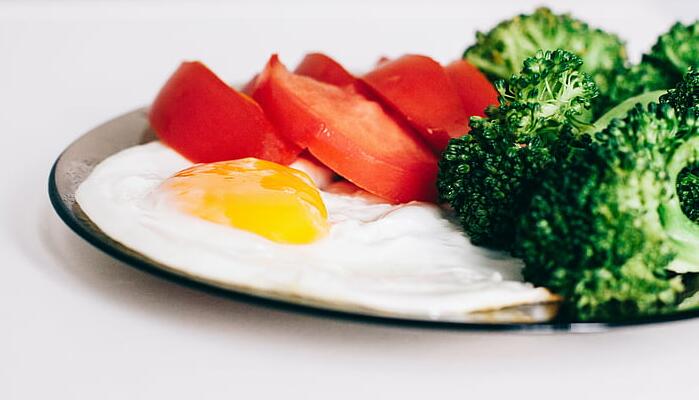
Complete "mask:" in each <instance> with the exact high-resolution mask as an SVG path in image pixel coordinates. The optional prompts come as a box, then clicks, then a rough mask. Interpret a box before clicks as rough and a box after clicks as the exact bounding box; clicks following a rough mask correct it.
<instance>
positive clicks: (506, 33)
mask: <svg viewBox="0 0 699 400" xmlns="http://www.w3.org/2000/svg"><path fill="white" fill-rule="evenodd" d="M540 49H541V50H555V49H565V50H568V51H570V52H572V53H574V54H576V55H578V56H579V57H581V58H582V60H583V62H584V63H583V68H582V70H583V71H584V72H587V73H588V74H590V75H591V76H592V78H593V79H594V81H595V83H597V85H598V87H599V89H600V91H601V92H602V93H606V91H607V89H608V88H609V85H610V82H611V81H612V79H613V78H614V74H615V73H616V71H618V70H619V69H621V68H623V67H624V65H625V64H626V49H625V45H624V43H623V42H622V41H621V40H620V39H619V38H618V37H617V36H616V35H613V34H610V33H606V32H603V31H602V30H600V29H593V28H590V27H589V26H588V25H587V24H586V23H584V22H582V21H580V20H577V19H575V18H573V17H572V16H570V15H569V14H562V15H556V14H554V13H553V12H551V10H549V9H548V8H539V9H537V10H536V11H535V12H534V13H533V14H530V15H519V16H516V17H514V18H512V19H510V20H506V21H503V22H501V23H499V24H498V25H497V26H495V27H494V28H493V29H491V30H490V31H489V32H487V33H481V32H477V33H476V43H475V44H474V45H472V46H471V47H469V48H468V49H466V51H465V52H464V55H463V57H464V59H466V60H467V61H469V62H470V63H472V64H473V65H475V66H476V67H478V68H479V69H480V70H481V71H483V72H484V73H485V74H486V75H488V77H489V78H490V79H491V80H496V79H508V78H510V76H512V75H513V74H516V73H518V72H519V69H520V67H521V65H522V62H523V61H524V60H525V59H527V58H528V57H531V56H533V55H534V54H536V52H537V51H538V50H540Z"/></svg>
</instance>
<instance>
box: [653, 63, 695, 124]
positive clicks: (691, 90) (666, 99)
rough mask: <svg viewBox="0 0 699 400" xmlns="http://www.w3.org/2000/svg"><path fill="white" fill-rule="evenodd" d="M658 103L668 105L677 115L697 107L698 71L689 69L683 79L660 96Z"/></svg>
mask: <svg viewBox="0 0 699 400" xmlns="http://www.w3.org/2000/svg"><path fill="white" fill-rule="evenodd" d="M660 102H661V103H668V104H670V105H671V106H672V107H673V108H674V109H675V110H677V111H678V112H679V113H685V112H687V109H689V108H691V107H695V106H697V105H699V71H697V70H696V69H694V68H691V67H690V68H689V72H687V74H686V75H685V76H684V79H683V80H682V81H681V82H680V83H678V84H677V86H676V87H675V88H674V89H670V90H668V91H667V93H666V94H664V95H662V96H661V97H660Z"/></svg>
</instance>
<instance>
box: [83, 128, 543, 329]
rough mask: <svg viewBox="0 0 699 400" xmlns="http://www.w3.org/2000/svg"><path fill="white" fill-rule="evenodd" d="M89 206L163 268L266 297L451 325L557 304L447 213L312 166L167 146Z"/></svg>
mask: <svg viewBox="0 0 699 400" xmlns="http://www.w3.org/2000/svg"><path fill="white" fill-rule="evenodd" d="M302 170H303V171H302ZM304 171H305V172H304ZM76 200H77V202H78V204H79V206H80V208H81V209H82V211H83V212H84V213H85V214H86V215H87V217H88V218H89V219H90V220H91V221H92V222H93V223H94V224H96V225H97V226H98V227H99V228H100V229H101V230H102V231H103V232H104V233H105V234H106V235H108V236H109V237H110V238H112V239H113V240H115V241H117V242H119V243H121V244H123V245H124V246H126V247H127V248H129V249H131V250H133V251H136V252H137V253H140V254H141V255H143V256H145V257H147V258H149V259H151V260H153V261H155V262H157V263H159V264H160V265H161V266H162V267H163V268H166V269H168V270H170V271H173V272H175V273H178V274H180V275H185V276H188V277H191V278H193V279H196V280H204V281H206V282H210V283H212V284H214V285H216V286H220V287H224V288H229V289H234V290H242V291H245V292H249V293H255V294H258V295H261V296H266V297H272V298H284V299H288V298H294V299H297V300H298V301H300V302H307V303H310V304H319V303H320V304H329V305H332V306H333V308H340V309H353V310H356V309H361V310H371V311H373V312H376V313H379V314H390V315H399V316H406V317H415V318H421V319H424V318H429V319H445V320H448V319H458V318H460V317H461V316H463V315H465V314H468V313H473V312H479V311H486V310H493V309H500V308H503V307H510V306H515V305H522V304H533V303H542V302H549V301H553V300H555V296H553V295H552V294H551V293H550V292H549V291H548V290H546V289H544V288H536V287H533V286H532V285H531V284H529V283H526V282H523V281H522V279H521V276H520V270H521V268H522V264H521V262H520V261H519V260H517V259H514V258H511V257H509V256H506V255H503V254H501V253H497V252H492V251H489V250H486V249H483V248H479V247H475V246H473V245H472V244H471V243H470V241H469V240H468V238H467V237H466V236H465V235H464V234H463V232H462V231H461V230H460V228H459V226H458V224H456V223H454V222H453V221H452V220H451V219H450V216H449V214H448V213H447V212H446V211H444V210H443V209H441V208H440V207H439V206H437V205H434V204H428V203H421V202H412V203H407V204H388V203H385V202H383V201H381V199H378V198H376V197H373V196H371V195H369V194H367V193H365V192H363V191H361V190H347V189H346V187H344V188H343V186H342V184H339V185H338V184H337V183H332V179H331V177H330V175H329V173H328V172H327V170H324V169H322V168H319V167H318V166H315V165H313V163H310V162H307V161H303V160H302V161H298V162H296V163H294V164H292V165H291V166H290V167H286V166H281V165H278V164H275V163H271V162H267V161H262V160H256V159H242V160H233V161H224V162H219V163H212V164H196V165H193V164H192V163H191V162H189V161H188V160H186V159H185V158H183V157H182V156H180V155H179V154H178V153H176V152H175V151H174V150H172V149H170V148H168V147H167V146H165V145H164V144H162V143H160V142H158V141H155V142H151V143H148V144H144V145H140V146H135V147H131V148H128V149H126V150H123V151H121V152H119V153H116V154H114V155H112V156H110V157H109V158H107V159H105V160H104V161H102V162H101V163H100V164H99V165H97V166H96V167H95V169H94V170H93V171H92V173H91V174H90V176H89V177H88V178H87V179H86V180H85V181H84V182H83V183H82V184H81V185H80V187H79V188H78V190H77V192H76Z"/></svg>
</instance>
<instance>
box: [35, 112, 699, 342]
mask: <svg viewBox="0 0 699 400" xmlns="http://www.w3.org/2000/svg"><path fill="white" fill-rule="evenodd" d="M136 110H140V109H136ZM133 112H134V111H132V112H129V113H125V114H122V115H120V116H118V117H116V118H114V119H112V120H110V121H107V122H105V124H107V123H109V122H111V121H115V120H117V119H119V118H121V117H124V116H126V115H129V114H131V113H133ZM101 126H103V125H100V126H98V127H97V128H95V129H99V128H100V127H101ZM93 131H94V129H93V130H90V131H88V132H87V133H85V134H83V135H81V136H80V137H78V138H77V139H76V140H74V141H73V142H72V143H71V144H70V145H68V146H67V147H66V148H65V149H64V150H63V151H62V152H61V154H59V156H58V157H57V158H56V160H55V161H54V163H53V165H52V167H51V171H50V173H49V177H48V195H49V199H50V201H51V205H52V206H53V209H54V210H55V212H56V213H57V214H58V216H59V217H60V219H61V220H62V221H63V222H64V223H65V224H66V225H67V226H68V227H69V228H70V229H71V230H72V231H73V232H74V233H76V234H77V235H78V236H79V237H81V238H82V239H83V240H85V241H87V242H88V243H90V244H91V245H93V246H94V247H96V248H97V249H99V250H101V251H102V252H103V253H105V254H107V255H108V256H110V257H113V258H115V259H117V260H119V261H122V262H123V263H125V264H126V265H128V266H130V267H132V268H135V269H137V270H140V271H143V272H146V273H148V274H151V275H153V276H156V277H158V278H162V279H165V280H168V281H170V282H173V283H175V284H178V285H180V286H183V287H187V288H191V289H195V290H199V291H202V292H205V293H208V294H212V295H215V296H218V297H223V298H228V299H232V300H235V301H240V302H243V303H247V304H253V305H256V306H262V307H265V308H268V309H276V310H282V311H286V312H294V313H300V314H304V315H309V316H315V317H324V318H332V319H338V320H344V321H351V322H359V323H370V324H375V325H383V326H394V327H411V328H424V329H438V330H467V331H525V332H574V333H588V332H600V331H605V330H608V329H610V328H620V327H631V326H638V325H647V324H654V323H663V322H673V321H681V320H686V319H692V318H697V317H699V309H694V310H685V311H678V312H675V313H668V314H660V315H654V316H644V317H640V318H634V319H622V320H614V321H592V322H580V321H571V320H564V319H562V318H560V317H556V318H554V319H553V320H551V321H548V322H531V323H529V322H526V323H499V322H497V323H481V322H454V321H432V320H420V319H413V318H404V317H398V316H396V317H388V316H377V315H369V314H361V313H359V312H351V311H342V310H334V309H329V308H321V307H317V306H312V305H305V304H299V303H292V302H288V301H284V300H278V299H270V298H266V297H262V296H259V295H255V294H252V293H243V292H237V291H234V290H232V289H224V288H220V287H216V286H213V285H211V284H207V283H205V282H200V281H196V280H192V279H189V278H187V277H186V276H182V275H178V274H175V273H173V272H170V271H167V270H164V269H161V268H159V267H158V266H157V265H155V264H153V263H149V262H148V261H147V260H144V259H141V258H138V257H136V256H134V255H132V254H129V253H127V252H125V251H123V250H121V249H120V248H118V247H115V246H113V245H112V244H111V243H109V242H108V241H106V240H105V239H104V238H103V237H101V236H100V235H97V234H96V233H95V232H93V231H92V230H90V228H89V227H88V226H87V225H86V224H85V223H84V222H82V221H81V220H80V219H79V218H78V216H77V215H76V214H75V212H74V211H73V210H72V209H70V208H69V207H68V206H67V205H66V203H64V201H63V199H62V197H61V192H60V191H59V189H58V184H57V168H58V165H59V163H60V161H61V160H62V158H63V156H64V155H65V154H66V152H67V151H68V150H69V149H70V148H71V147H72V146H73V145H75V144H76V143H77V142H78V141H79V140H80V139H81V138H83V137H85V136H87V135H89V134H90V133H91V132H93Z"/></svg>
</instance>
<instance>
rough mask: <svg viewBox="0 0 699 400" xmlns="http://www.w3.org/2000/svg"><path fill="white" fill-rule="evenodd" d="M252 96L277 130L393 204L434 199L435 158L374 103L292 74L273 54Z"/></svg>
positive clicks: (410, 132) (352, 93)
mask: <svg viewBox="0 0 699 400" xmlns="http://www.w3.org/2000/svg"><path fill="white" fill-rule="evenodd" d="M253 97H254V98H255V99H256V100H257V101H258V102H259V103H260V105H262V107H263V108H264V109H265V112H266V113H267V115H268V116H269V117H270V119H271V120H272V122H273V123H274V124H275V126H276V127H277V129H278V131H279V132H280V133H281V134H283V135H286V137H288V138H289V139H290V140H292V141H293V142H294V143H296V144H297V145H299V146H301V147H307V148H308V150H309V151H310V152H311V154H313V155H314V156H315V157H316V158H317V159H318V160H320V161H321V162H322V163H323V164H325V165H326V166H328V167H329V168H330V169H332V170H333V171H335V172H336V173H337V174H339V175H341V176H342V177H344V178H345V179H347V180H349V181H350V182H352V183H354V184H356V185H357V186H359V187H361V188H362V189H364V190H366V191H368V192H370V193H373V194H375V195H377V196H380V197H383V198H385V199H387V200H389V201H392V202H397V203H401V202H408V201H412V200H424V201H434V200H435V199H436V188H435V180H436V175H437V159H436V157H435V156H434V154H433V153H432V152H431V151H430V149H429V148H428V147H427V146H426V145H425V144H423V143H422V141H421V140H420V139H419V138H417V137H416V136H415V134H414V132H412V130H411V129H410V128H409V127H407V126H405V125H403V124H402V123H401V122H399V120H396V119H394V118H393V117H391V116H390V115H389V114H387V113H386V111H385V110H384V109H383V108H382V106H381V105H380V104H379V103H377V102H375V101H372V100H370V99H369V98H367V97H366V96H364V95H362V94H361V93H357V92H356V91H354V90H352V89H351V88H342V87H338V86H334V85H330V84H327V83H323V82H319V81H317V80H315V79H311V78H308V77H304V76H300V75H296V74H292V73H290V72H288V71H287V69H286V68H285V67H284V65H282V64H281V63H280V62H279V59H278V58H277V56H276V55H273V56H272V57H271V59H270V60H269V62H268V64H267V66H266V68H265V70H264V71H263V72H262V74H261V75H260V78H259V80H258V82H257V84H256V87H255V91H254V93H253Z"/></svg>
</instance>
